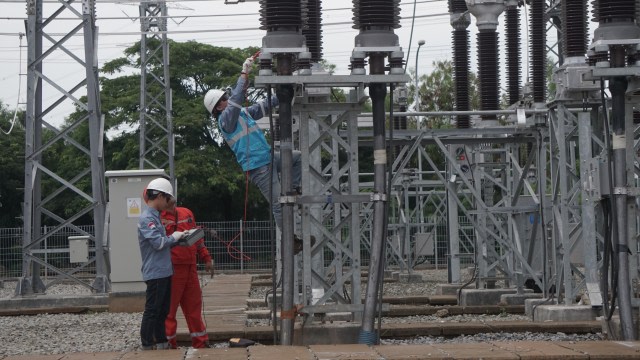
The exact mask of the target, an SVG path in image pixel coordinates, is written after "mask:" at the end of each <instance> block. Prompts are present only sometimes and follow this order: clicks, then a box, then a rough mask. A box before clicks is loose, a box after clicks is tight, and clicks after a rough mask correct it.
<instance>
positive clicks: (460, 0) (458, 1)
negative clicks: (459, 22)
mask: <svg viewBox="0 0 640 360" xmlns="http://www.w3.org/2000/svg"><path fill="white" fill-rule="evenodd" d="M466 11H467V4H466V3H465V1H464V0H449V13H451V14H455V13H464V12H466Z"/></svg>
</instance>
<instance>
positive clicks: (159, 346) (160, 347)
mask: <svg viewBox="0 0 640 360" xmlns="http://www.w3.org/2000/svg"><path fill="white" fill-rule="evenodd" d="M170 349H171V344H169V343H168V342H163V343H160V344H156V350H170Z"/></svg>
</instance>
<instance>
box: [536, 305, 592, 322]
mask: <svg viewBox="0 0 640 360" xmlns="http://www.w3.org/2000/svg"><path fill="white" fill-rule="evenodd" d="M601 313H602V311H601V310H600V309H594V308H592V307H591V305H545V304H541V305H538V306H536V307H535V308H534V309H533V321H534V322H544V321H589V320H595V319H596V317H598V316H600V315H601Z"/></svg>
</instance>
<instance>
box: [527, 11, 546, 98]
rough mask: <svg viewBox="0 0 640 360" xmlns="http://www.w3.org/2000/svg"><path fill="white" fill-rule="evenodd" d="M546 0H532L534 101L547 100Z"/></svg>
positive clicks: (530, 21) (532, 77) (531, 32)
mask: <svg viewBox="0 0 640 360" xmlns="http://www.w3.org/2000/svg"><path fill="white" fill-rule="evenodd" d="M545 3H546V2H545V1H542V0H534V1H531V8H530V15H529V17H530V19H529V23H530V24H531V25H530V26H531V31H530V34H531V64H532V65H531V81H532V83H533V101H534V102H546V91H547V81H546V71H547V66H546V63H547V55H546V54H547V51H546V48H545V47H546V41H547V29H546V23H547V21H546V15H545V13H544V7H545Z"/></svg>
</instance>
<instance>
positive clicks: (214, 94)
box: [204, 89, 225, 114]
mask: <svg viewBox="0 0 640 360" xmlns="http://www.w3.org/2000/svg"><path fill="white" fill-rule="evenodd" d="M224 94H225V92H224V90H220V89H211V90H209V91H207V93H206V94H205V95H204V107H206V108H207V110H208V111H209V113H210V114H211V113H213V109H214V108H215V107H216V104H217V103H218V101H219V100H220V98H221V97H222V96H223V95H224Z"/></svg>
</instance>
